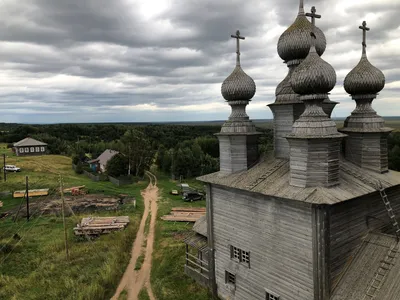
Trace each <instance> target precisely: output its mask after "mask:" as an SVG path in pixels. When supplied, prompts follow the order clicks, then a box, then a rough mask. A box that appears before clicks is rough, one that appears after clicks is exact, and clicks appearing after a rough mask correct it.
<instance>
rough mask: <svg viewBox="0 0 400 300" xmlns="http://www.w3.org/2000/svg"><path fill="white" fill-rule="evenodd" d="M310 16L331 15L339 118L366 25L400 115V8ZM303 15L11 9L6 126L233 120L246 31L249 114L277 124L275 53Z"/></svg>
mask: <svg viewBox="0 0 400 300" xmlns="http://www.w3.org/2000/svg"><path fill="white" fill-rule="evenodd" d="M349 2H352V3H349ZM311 5H315V6H317V10H318V13H321V14H322V16H323V17H322V19H319V20H317V25H318V26H319V27H320V28H321V29H322V30H323V31H324V33H325V35H326V37H327V41H328V48H327V51H326V52H325V54H324V56H323V58H324V59H325V60H326V61H328V62H329V63H331V64H332V65H333V66H334V67H335V69H336V71H337V74H338V86H337V87H336V88H335V89H334V90H333V91H332V99H335V100H338V101H340V102H341V105H339V106H338V108H337V109H336V110H335V114H334V115H336V116H346V115H348V114H349V113H350V111H351V110H352V109H353V107H354V103H353V102H352V100H351V99H350V98H349V97H348V95H346V94H345V92H344V90H343V88H342V86H341V84H342V82H343V79H344V76H345V75H346V74H347V73H348V72H349V71H350V70H351V68H353V67H354V66H355V65H356V64H357V63H358V60H359V58H360V54H361V31H360V30H359V29H358V26H359V25H360V24H361V22H362V21H363V20H364V19H366V20H367V22H368V26H370V27H371V31H370V32H369V33H368V56H369V58H370V60H371V62H372V63H373V64H374V65H376V66H377V67H379V68H381V69H382V70H383V72H384V73H385V75H386V79H387V87H386V89H385V90H384V91H382V93H381V95H380V96H379V98H378V99H377V100H376V103H375V104H374V107H375V109H376V110H378V112H380V113H381V114H391V115H393V114H399V113H400V109H397V108H396V107H394V106H393V104H394V103H395V100H396V98H397V95H398V91H399V89H400V50H399V47H398V44H399V42H400V40H399V39H398V37H397V34H396V32H397V31H398V29H399V25H400V23H399V21H398V19H397V16H398V14H399V13H400V2H399V1H398V0H392V1H390V0H379V1H378V0H374V1H373V0H365V1H348V0H347V1H345V0H340V1H334V0H324V1H322V0H315V1H306V9H307V10H309V9H310V6H311ZM297 9H298V1H297V0H280V1H279V0H269V1H261V0H248V1H246V2H243V1H242V0H219V1H215V0H172V1H166V0H152V1H138V0H113V1H109V0H69V1H64V0H32V1H22V3H21V1H20V2H16V1H14V0H3V1H2V10H1V11H0V26H1V28H2V30H1V31H0V66H1V68H0V76H1V80H0V109H1V110H2V111H5V112H7V116H6V117H4V119H3V120H1V121H5V122H22V121H24V122H39V123H41V122H60V121H61V122H73V121H76V122H94V121H99V122H101V121H114V122H118V121H124V122H130V121H163V120H167V121H168V120H201V119H205V120H211V119H224V118H226V117H227V116H228V115H229V112H230V109H229V107H228V106H227V105H226V103H225V102H224V101H223V99H222V97H221V96H220V85H221V83H222V81H223V80H224V79H225V78H226V77H227V76H228V75H229V74H230V72H231V71H232V69H233V68H234V63H235V43H234V41H233V40H232V39H230V34H232V33H234V32H235V31H236V29H240V30H241V32H242V34H243V35H245V36H246V40H245V41H243V42H242V46H241V50H242V56H241V59H242V65H243V68H244V69H245V71H246V72H247V73H248V74H249V75H250V76H252V77H253V78H254V79H255V81H256V84H257V94H256V96H255V97H254V99H253V101H252V103H251V105H250V106H249V114H250V116H251V117H252V118H270V117H272V114H271V112H270V111H269V109H268V108H267V107H266V105H267V104H268V103H271V102H273V101H274V90H275V87H276V85H277V84H278V83H279V82H280V81H281V80H282V79H283V78H284V77H285V75H286V73H287V68H286V66H285V65H284V64H283V63H282V61H281V59H280V58H279V57H278V55H277V53H276V44H277V41H278V38H279V36H280V34H281V33H282V32H283V31H284V30H285V29H286V28H287V27H288V26H289V25H290V24H291V23H292V22H293V21H294V19H295V17H296V14H297ZM387 105H390V109H388V108H387Z"/></svg>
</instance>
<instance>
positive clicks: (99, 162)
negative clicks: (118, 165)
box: [88, 149, 119, 173]
mask: <svg viewBox="0 0 400 300" xmlns="http://www.w3.org/2000/svg"><path fill="white" fill-rule="evenodd" d="M118 153H119V152H118V151H115V150H111V149H107V150H105V151H104V152H103V153H102V154H100V156H99V157H97V158H96V159H92V160H89V161H88V164H89V165H90V168H91V169H92V170H93V172H101V173H104V172H105V171H106V167H107V163H108V161H109V160H110V159H111V158H113V157H114V155H116V154H118Z"/></svg>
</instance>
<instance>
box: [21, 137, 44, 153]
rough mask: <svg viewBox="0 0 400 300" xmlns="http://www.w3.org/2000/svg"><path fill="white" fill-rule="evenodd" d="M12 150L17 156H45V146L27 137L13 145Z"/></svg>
mask: <svg viewBox="0 0 400 300" xmlns="http://www.w3.org/2000/svg"><path fill="white" fill-rule="evenodd" d="M13 149H14V152H15V155H17V156H32V155H45V154H47V144H46V143H43V142H41V141H38V140H35V139H33V138H30V137H27V138H25V139H23V140H21V141H19V142H17V143H14V145H13Z"/></svg>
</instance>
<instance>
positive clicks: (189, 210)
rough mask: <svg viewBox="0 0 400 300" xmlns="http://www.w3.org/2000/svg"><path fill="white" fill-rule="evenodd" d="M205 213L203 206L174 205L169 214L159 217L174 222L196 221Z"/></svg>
mask: <svg viewBox="0 0 400 300" xmlns="http://www.w3.org/2000/svg"><path fill="white" fill-rule="evenodd" d="M205 215H206V209H205V207H174V208H172V210H171V213H170V214H169V215H165V216H163V217H161V219H162V220H164V221H175V222H196V221H197V220H198V219H200V218H201V217H202V216H205Z"/></svg>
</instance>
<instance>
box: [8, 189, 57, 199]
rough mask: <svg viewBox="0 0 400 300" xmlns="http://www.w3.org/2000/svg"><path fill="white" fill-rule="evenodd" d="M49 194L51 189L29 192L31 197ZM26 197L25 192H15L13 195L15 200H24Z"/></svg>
mask: <svg viewBox="0 0 400 300" xmlns="http://www.w3.org/2000/svg"><path fill="white" fill-rule="evenodd" d="M48 194H49V189H37V190H28V195H29V197H36V196H47V195H48ZM25 196H26V195H25V191H15V192H14V194H13V197H14V198H24V197H25Z"/></svg>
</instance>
